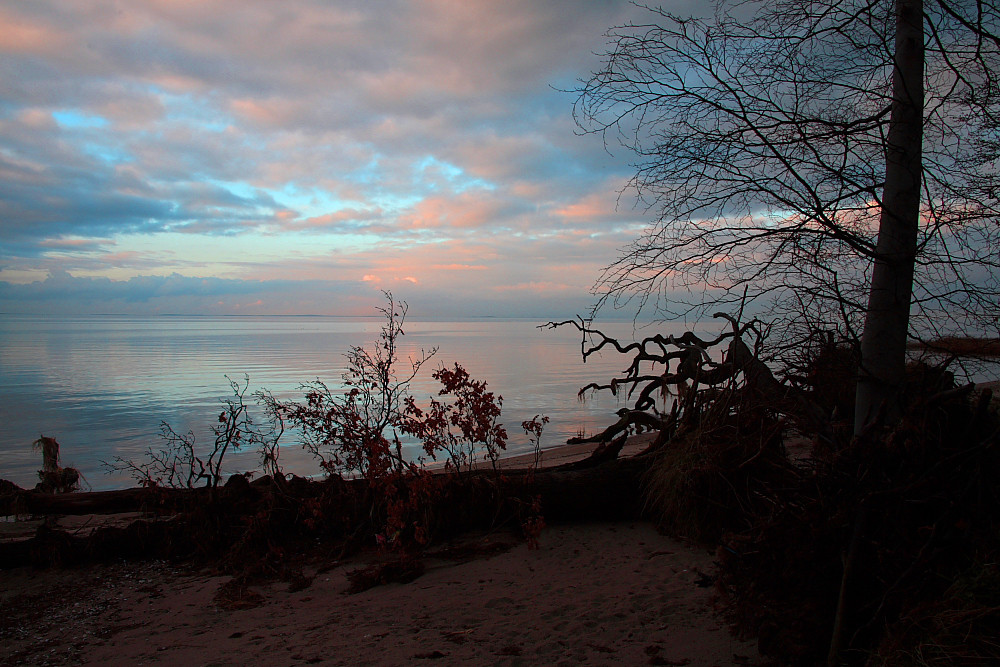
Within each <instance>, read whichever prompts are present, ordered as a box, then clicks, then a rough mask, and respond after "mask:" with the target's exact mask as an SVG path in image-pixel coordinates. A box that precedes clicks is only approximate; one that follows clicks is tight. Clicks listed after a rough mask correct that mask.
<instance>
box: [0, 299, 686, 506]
mask: <svg viewBox="0 0 1000 667" xmlns="http://www.w3.org/2000/svg"><path fill="white" fill-rule="evenodd" d="M537 324H539V323H538V322H536V321H528V320H480V321H468V322H412V321H409V322H407V326H406V327H405V331H406V335H405V336H404V337H403V338H402V344H403V345H402V347H403V355H404V357H405V356H406V355H416V354H419V351H420V350H421V349H430V348H432V347H435V346H436V347H438V348H439V352H438V354H437V356H436V357H435V359H434V360H433V361H432V362H430V363H429V364H428V366H425V370H424V372H423V373H422V374H421V376H420V377H419V378H418V381H417V382H415V383H414V385H413V386H412V393H413V395H414V396H415V397H416V398H417V400H418V403H421V402H423V403H426V401H427V399H428V398H429V397H430V396H431V395H432V394H433V393H435V392H436V390H437V387H436V386H435V385H436V383H435V381H434V380H433V378H431V377H430V374H431V372H432V371H433V369H434V368H436V367H438V366H440V365H442V364H447V365H449V366H450V365H451V364H452V363H454V362H456V361H457V362H459V363H461V364H462V365H463V366H465V368H466V369H467V370H468V371H469V372H470V374H471V375H472V377H473V378H476V379H481V380H485V381H486V382H488V383H489V388H490V390H492V391H494V392H495V393H498V394H500V395H502V396H503V399H504V403H503V421H504V423H505V425H506V426H507V430H508V432H509V434H510V441H509V443H508V452H511V453H518V452H524V451H528V450H529V448H530V445H529V443H528V440H527V438H526V437H525V436H524V434H523V432H522V431H521V428H520V423H521V422H522V421H523V420H526V419H530V418H531V417H533V416H534V415H535V414H539V413H541V414H545V415H548V416H549V417H550V419H551V422H550V423H549V425H548V426H547V428H546V430H545V433H544V434H543V436H542V446H543V448H545V447H552V446H556V445H558V444H561V443H563V442H565V440H566V439H567V438H569V437H571V436H573V435H576V434H577V433H578V432H580V431H584V432H586V433H587V434H588V435H589V434H591V433H593V432H595V431H599V430H601V429H603V428H604V427H605V426H607V425H608V424H610V423H611V422H612V421H613V420H614V414H613V413H614V411H615V410H617V409H618V408H619V407H621V406H620V405H619V404H618V402H617V400H616V399H615V398H614V397H612V396H610V395H609V394H602V395H598V396H596V397H593V398H591V399H589V400H588V401H587V402H585V403H582V402H580V401H578V400H577V398H576V393H577V390H578V388H579V387H581V386H583V385H585V384H587V383H588V382H591V381H595V380H600V381H606V380H607V379H608V378H610V377H611V375H612V374H613V373H616V372H620V371H621V370H622V369H623V368H624V367H625V365H626V364H625V360H624V359H623V358H622V357H620V356H619V355H616V354H608V355H605V356H604V357H602V358H597V359H595V358H591V359H589V360H588V361H587V363H586V364H583V363H582V362H581V359H580V338H579V334H578V333H576V332H575V330H571V329H569V328H562V329H558V330H539V329H537V328H536V326H537ZM381 325H382V321H381V320H376V319H370V320H367V319H343V318H314V317H260V318H252V317H247V318H234V317H224V318H213V317H152V318H149V317H119V316H101V317H84V318H72V319H65V318H44V317H27V316H11V315H5V316H0V477H2V478H6V479H10V480H11V481H13V482H15V483H18V484H20V485H22V486H31V485H33V484H34V483H35V482H36V481H37V478H36V471H37V470H38V468H39V467H40V463H41V457H40V455H39V454H37V453H35V452H32V450H31V442H32V441H34V440H35V439H36V438H38V437H39V435H42V434H44V435H46V436H51V437H55V438H56V439H57V440H58V441H59V442H60V444H61V445H62V461H63V464H64V465H72V466H74V467H76V468H78V469H79V470H80V471H81V472H82V473H83V475H84V477H85V478H86V480H87V481H88V482H89V484H90V485H91V487H93V488H94V489H107V488H116V487H122V486H127V485H129V484H130V483H131V480H130V479H128V478H126V477H115V476H111V475H109V474H107V473H106V472H105V470H104V468H103V467H102V466H101V461H110V460H112V459H113V458H114V457H116V456H121V457H124V458H127V459H133V460H139V459H141V458H142V455H143V453H144V452H145V451H146V449H147V448H149V447H153V448H157V447H159V446H160V445H161V444H162V439H161V438H160V436H159V427H160V423H161V422H163V421H165V422H168V423H169V424H171V425H172V426H173V427H174V429H175V430H177V431H179V432H186V431H187V430H189V429H190V430H192V431H194V433H195V435H196V436H197V438H198V442H200V443H208V442H210V441H211V437H212V436H211V432H210V430H209V429H210V427H211V426H212V424H213V422H214V420H215V418H216V417H217V415H218V413H219V401H220V400H221V399H223V398H226V397H227V396H228V395H230V394H229V387H228V383H227V381H226V377H225V376H226V375H229V376H230V377H233V378H234V379H242V378H243V376H244V374H247V375H249V378H250V392H252V391H254V390H256V389H261V388H266V389H268V390H270V391H272V392H273V393H274V394H275V395H276V396H279V397H282V398H301V397H302V393H301V391H299V390H298V385H299V384H300V383H301V382H303V381H307V380H313V379H316V378H320V379H323V380H324V381H327V382H328V383H330V384H331V385H333V384H334V383H336V382H338V381H339V379H340V377H341V374H342V372H343V370H344V357H343V355H344V353H345V352H346V351H347V350H348V349H349V348H350V347H351V346H353V345H368V344H370V343H372V342H373V341H374V340H375V339H376V337H377V335H378V332H379V329H380V327H381ZM604 328H605V330H606V331H608V333H613V334H615V335H618V336H622V337H625V338H629V339H631V336H632V325H631V323H612V324H609V325H607V326H605V327H604ZM677 332H678V333H679V332H680V330H679V329H678V331H677ZM645 333H647V334H648V333H649V332H645ZM282 443H283V446H282V453H281V463H282V465H283V467H284V468H285V471H286V472H294V473H297V474H306V475H308V474H315V473H316V472H317V467H316V465H315V462H314V461H313V459H312V458H311V457H310V456H309V455H308V454H306V453H305V452H303V451H302V450H301V448H300V447H299V446H298V443H297V442H296V441H295V439H294V436H292V437H289V436H288V434H286V436H285V439H283V440H282ZM227 461H228V462H229V465H230V466H231V469H233V470H235V469H241V470H249V469H254V468H255V460H254V458H253V457H252V456H247V457H246V458H242V459H241V458H240V457H231V458H229V459H227Z"/></svg>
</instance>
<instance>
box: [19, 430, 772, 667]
mask: <svg viewBox="0 0 1000 667" xmlns="http://www.w3.org/2000/svg"><path fill="white" fill-rule="evenodd" d="M642 446H644V443H643V442H642V441H641V440H639V441H636V442H633V443H630V447H629V449H628V450H627V451H626V453H632V452H634V451H638V450H639V449H641V448H642ZM592 448H593V445H580V446H575V447H561V448H558V449H556V450H549V451H548V452H545V454H544V456H543V464H544V465H547V466H551V465H556V464H558V463H565V462H567V461H571V460H574V459H577V458H580V457H582V456H584V455H586V454H587V453H588V452H589V451H590V450H591V449H592ZM505 463H506V464H507V465H523V464H524V463H525V461H522V460H519V459H512V460H510V461H507V462H505ZM124 519H126V517H120V518H119V520H124ZM74 521H76V522H80V521H81V519H80V518H76V519H74ZM65 527H67V528H69V526H68V525H67V526H65ZM377 558H378V554H377V553H375V552H371V553H368V554H365V553H362V554H358V555H356V556H353V557H352V558H350V559H349V560H345V561H343V562H330V561H329V560H327V559H321V558H317V557H315V556H303V557H302V559H300V560H295V559H293V561H294V562H296V563H297V565H298V566H299V567H300V568H301V571H300V572H298V573H297V576H296V577H294V578H293V579H292V580H291V581H290V582H289V581H271V582H260V583H258V584H256V585H254V584H251V585H249V586H248V587H245V588H240V589H239V590H238V593H237V594H236V595H233V594H232V593H230V594H228V595H227V594H225V591H226V590H227V584H228V583H229V582H231V580H232V578H231V577H229V576H220V575H219V574H218V573H216V572H214V571H212V570H209V569H194V568H193V567H192V566H187V565H184V564H179V565H174V564H168V563H165V562H161V561H156V562H133V563H117V564H102V565H90V566H86V567H81V568H71V569H47V570H36V569H33V568H19V569H15V570H8V571H5V572H0V617H2V620H0V662H2V664H4V665H76V664H84V665H91V664H92V665H97V664H105V665H140V664H158V665H297V664H330V665H402V664H426V663H428V662H430V663H433V664H483V665H646V664H652V665H691V666H705V667H710V666H712V665H719V666H722V665H734V664H738V665H742V664H757V663H759V655H758V653H757V651H756V648H755V646H754V644H752V643H747V642H742V641H739V640H737V639H735V638H734V637H732V636H731V635H730V634H729V632H728V630H727V628H726V626H725V623H724V621H723V620H722V619H721V618H720V617H719V616H718V614H716V613H715V611H714V610H713V605H712V588H711V586H710V585H708V581H709V580H708V579H707V578H706V575H710V574H711V572H712V569H713V562H712V560H713V558H712V553H711V552H710V551H709V550H708V549H707V548H705V547H701V546H697V545H692V544H688V543H685V542H683V541H680V540H677V539H672V538H668V537H665V536H663V535H660V534H658V533H657V531H656V529H655V528H654V527H653V526H652V525H651V524H649V523H645V522H628V523H593V524H574V525H562V526H554V527H548V528H546V529H545V530H544V531H543V532H542V534H541V537H540V539H539V543H538V545H537V548H530V545H528V544H527V543H525V542H524V541H523V540H521V539H519V538H518V537H517V536H516V535H514V534H512V533H508V532H505V531H496V532H492V533H476V534H470V535H465V536H463V537H461V538H460V539H459V540H456V541H453V542H451V543H448V544H443V545H436V546H434V547H433V548H431V550H430V552H429V553H428V554H427V556H426V557H425V558H424V563H425V565H426V570H425V572H424V574H423V575H422V576H420V577H419V578H417V579H415V580H414V581H412V582H410V583H407V584H397V583H393V584H386V585H382V586H377V587H375V588H371V589H369V590H367V591H363V592H361V593H353V594H352V593H348V589H349V588H350V581H349V579H348V574H349V573H350V572H352V571H355V570H357V569H359V568H362V567H364V566H366V565H369V564H371V563H372V562H374V561H375V560H376V559H377ZM229 586H230V587H231V586H232V584H229Z"/></svg>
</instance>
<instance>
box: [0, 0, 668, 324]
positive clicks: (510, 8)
mask: <svg viewBox="0 0 1000 667" xmlns="http://www.w3.org/2000/svg"><path fill="white" fill-rule="evenodd" d="M673 5H674V6H673V9H675V10H677V11H686V6H685V3H683V2H680V1H678V2H675V3H673ZM636 12H637V9H636V8H635V7H633V6H631V5H630V4H629V3H627V2H624V1H621V2H619V1H617V0H615V1H610V2H583V3H581V2H540V3H536V2H516V3H511V2H499V1H496V2H474V3H466V2H457V1H447V0H429V1H418V0H412V1H411V0H399V1H398V2H391V3H377V4H374V3H366V2H337V3H328V2H321V1H319V0H314V1H311V0H296V1H295V2H292V3H282V4H276V3H270V2H264V1H262V0H261V1H253V2H246V1H241V2H235V1H233V2H216V3H204V4H202V3H188V2H178V1H175V0H149V1H146V2H137V3H125V4H114V3H108V2H98V1H91V2H73V3H65V2H57V1H55V0H52V1H38V2H31V3H13V2H0V25H2V26H3V28H2V29H0V53H2V54H3V60H4V66H3V67H2V68H0V82H2V83H0V89H2V90H3V92H2V93H0V99H2V104H0V170H2V173H3V177H2V179H0V224H2V238H0V312H6V313H25V314H30V313H69V314H88V313H127V314H156V313H182V314H219V315H223V314H319V315H357V314H370V313H371V312H372V305H373V304H377V303H378V302H379V299H380V293H381V291H382V290H391V291H393V292H394V293H396V294H397V295H398V296H399V297H400V298H403V299H406V300H407V301H408V302H409V303H410V304H411V308H412V309H413V312H414V313H415V314H418V315H421V316H432V317H437V316H441V317H454V316H479V315H501V316H510V317H517V316H526V317H549V316H551V317H568V316H572V315H574V314H577V313H585V312H586V311H587V310H588V309H589V307H590V306H591V305H592V303H593V300H594V297H593V296H592V295H591V294H590V288H591V286H592V285H593V284H594V281H595V279H596V278H597V276H598V274H599V272H600V269H601V268H602V267H603V266H606V265H607V264H609V263H610V262H611V261H612V260H613V259H614V258H615V257H616V256H617V253H618V251H619V249H620V248H622V247H623V246H625V245H626V244H627V243H629V242H630V241H632V240H633V239H634V238H636V236H637V235H638V233H639V231H640V230H641V229H642V228H643V227H644V226H645V225H646V224H647V223H648V222H649V221H648V219H647V215H646V213H645V211H643V210H642V209H641V208H636V207H634V206H633V199H632V197H631V196H630V195H628V194H626V195H624V196H623V197H622V198H621V200H620V201H619V192H620V191H621V190H622V188H623V187H624V186H625V184H626V182H627V180H628V178H629V176H630V173H631V170H630V167H629V164H628V160H627V158H626V157H624V156H622V155H612V154H609V153H608V151H607V150H606V149H605V146H604V144H603V142H602V141H601V138H600V137H598V136H579V134H578V133H577V132H576V127H575V125H574V122H573V118H572V106H573V102H574V100H575V96H574V94H573V93H572V92H566V91H567V89H571V88H573V87H574V86H575V85H576V82H577V80H578V79H580V78H581V77H584V78H585V77H587V76H588V75H589V73H590V72H591V70H593V69H594V68H595V67H597V66H598V64H599V63H598V59H597V56H595V55H594V52H596V51H600V50H601V48H602V47H603V46H604V37H603V34H604V32H605V31H606V30H607V29H608V28H609V27H611V26H613V25H617V24H620V23H623V22H626V21H628V20H629V19H630V18H631V17H634V16H635V15H636Z"/></svg>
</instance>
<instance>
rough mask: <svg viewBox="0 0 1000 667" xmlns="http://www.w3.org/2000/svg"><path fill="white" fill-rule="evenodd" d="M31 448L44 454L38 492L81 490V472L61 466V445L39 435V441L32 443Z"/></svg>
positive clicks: (39, 473) (36, 488)
mask: <svg viewBox="0 0 1000 667" xmlns="http://www.w3.org/2000/svg"><path fill="white" fill-rule="evenodd" d="M31 448H32V449H34V450H35V451H36V452H37V451H41V452H42V469H41V470H39V471H38V478H39V479H40V480H41V481H40V482H39V483H38V484H37V485H36V486H35V490H36V491H42V492H45V493H69V492H71V491H76V490H77V489H78V488H79V485H80V471H79V470H77V469H76V468H62V467H60V466H59V443H58V442H57V441H56V439H55V438H49V437H46V436H44V435H39V437H38V440H35V441H34V442H33V443H31Z"/></svg>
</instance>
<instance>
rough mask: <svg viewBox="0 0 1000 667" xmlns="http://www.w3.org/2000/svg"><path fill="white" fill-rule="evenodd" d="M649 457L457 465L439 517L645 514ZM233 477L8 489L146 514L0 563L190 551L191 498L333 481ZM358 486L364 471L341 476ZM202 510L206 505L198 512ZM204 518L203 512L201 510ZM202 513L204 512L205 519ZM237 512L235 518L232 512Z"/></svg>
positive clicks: (38, 542) (27, 508)
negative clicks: (531, 509)
mask: <svg viewBox="0 0 1000 667" xmlns="http://www.w3.org/2000/svg"><path fill="white" fill-rule="evenodd" d="M645 468H646V465H645V464H644V463H643V462H642V461H637V460H634V459H620V460H610V461H608V462H606V463H604V464H601V465H594V466H590V467H584V468H580V469H541V470H505V471H503V474H502V476H497V474H496V473H494V472H493V471H481V472H480V471H475V472H472V473H465V474H463V475H461V476H458V475H451V476H450V477H449V478H448V480H447V481H446V483H445V492H444V493H442V495H441V501H440V502H439V505H440V507H437V508H435V511H436V513H437V514H438V516H439V517H440V521H439V523H440V524H441V525H442V526H443V527H444V529H445V530H446V531H447V532H449V533H454V532H459V531H463V530H472V529H488V528H490V527H492V526H493V525H495V524H496V522H497V521H498V517H500V519H499V520H500V521H502V520H503V518H502V515H501V514H500V513H499V512H498V509H497V507H498V503H497V499H498V497H502V498H503V500H504V502H505V503H506V504H507V506H510V505H511V504H512V503H514V504H518V503H519V504H520V505H521V506H530V505H532V504H533V503H535V501H537V502H538V504H539V505H540V508H541V513H542V515H543V516H544V519H545V521H546V522H547V523H565V522H575V521H594V520H621V519H630V518H635V517H638V516H639V515H640V513H641V509H642V501H641V498H640V492H639V489H640V486H641V484H640V477H641V475H642V472H643V470H644V469H645ZM240 479H243V480H244V482H231V483H230V484H228V485H227V486H225V487H222V488H218V489H209V488H199V489H146V488H135V489H123V490H118V491H99V492H84V493H67V494H58V495H53V494H44V493H39V492H36V491H16V492H14V493H7V494H5V495H4V496H2V497H0V513H2V514H6V515H19V516H54V515H89V514H94V515H101V514H116V513H124V512H142V513H145V515H146V516H147V517H148V518H144V519H139V520H136V521H134V522H133V523H132V524H131V525H130V526H128V527H126V528H98V529H96V530H94V531H93V532H92V533H91V534H90V535H88V536H86V537H80V536H74V535H71V534H69V533H66V532H65V531H61V530H55V529H52V528H50V527H48V526H47V525H46V524H43V525H41V526H40V527H39V528H38V532H37V533H36V535H35V536H34V537H31V538H29V539H26V540H20V541H10V542H3V543H0V568H11V567H20V566H24V565H45V564H50V563H61V564H67V563H73V562H80V561H86V560H104V559H114V558H130V557H134V558H139V557H174V556H176V557H184V556H186V555H188V554H187V553H185V552H184V551H183V550H181V552H177V551H176V549H175V550H173V551H171V548H172V547H171V545H177V544H183V543H185V542H186V541H187V540H186V539H185V533H186V532H190V531H192V530H195V529H198V528H199V527H197V526H195V527H192V526H190V525H189V523H188V521H189V518H190V517H191V516H193V513H192V508H196V511H204V510H205V509H206V508H210V507H212V506H219V507H223V506H224V507H225V508H226V509H225V510H224V513H225V514H226V516H227V517H229V518H230V520H231V519H232V516H233V513H234V512H235V513H236V515H237V519H238V517H239V516H247V517H249V516H252V515H253V513H254V512H255V511H257V509H258V508H259V507H260V506H261V503H262V502H263V501H265V500H267V499H268V497H269V496H271V497H273V495H275V494H280V495H281V496H282V497H283V499H284V503H285V506H286V508H287V507H289V506H294V505H295V504H296V503H299V504H301V503H302V502H304V501H308V500H309V499H310V498H316V497H319V496H320V495H321V494H322V493H323V492H324V485H325V484H328V482H324V481H309V480H305V479H303V478H291V479H289V480H285V481H279V482H275V481H273V480H270V478H263V479H262V480H258V481H257V483H254V484H247V483H245V478H242V477H241V478H240ZM336 483H338V484H339V483H342V484H345V485H347V486H351V485H356V486H357V487H358V488H359V489H360V488H361V485H363V484H366V482H364V481H362V480H344V481H340V480H338V481H337V482H336ZM200 516H202V515H200ZM202 519H203V516H202ZM202 519H198V520H202ZM230 522H231V521H230Z"/></svg>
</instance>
